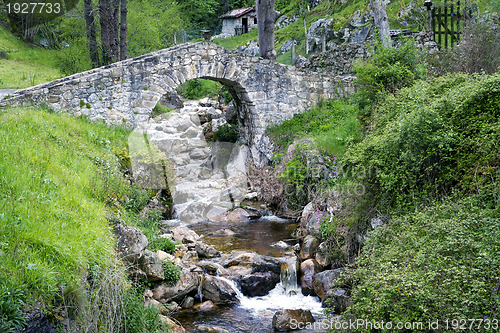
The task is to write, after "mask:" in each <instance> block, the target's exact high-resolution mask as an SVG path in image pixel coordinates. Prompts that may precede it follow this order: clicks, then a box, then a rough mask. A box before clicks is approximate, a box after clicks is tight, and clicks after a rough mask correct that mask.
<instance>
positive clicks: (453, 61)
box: [429, 20, 500, 74]
mask: <svg viewBox="0 0 500 333" xmlns="http://www.w3.org/2000/svg"><path fill="white" fill-rule="evenodd" d="M498 30H499V27H498V26H496V27H495V25H494V24H493V23H492V22H490V21H487V20H480V21H477V22H474V21H469V23H468V24H467V25H466V27H465V29H464V33H463V38H462V40H461V41H460V42H459V44H458V45H456V46H455V47H453V48H450V49H445V50H442V51H440V52H438V53H437V54H435V55H432V54H431V55H430V56H429V62H430V64H431V65H432V67H431V68H433V71H434V73H435V74H445V73H457V72H462V73H470V74H472V73H481V72H484V73H486V74H494V73H496V72H497V71H498V70H499V69H500V33H499V31H498Z"/></svg>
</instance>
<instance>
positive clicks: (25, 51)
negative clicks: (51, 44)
mask: <svg viewBox="0 0 500 333" xmlns="http://www.w3.org/2000/svg"><path fill="white" fill-rule="evenodd" d="M0 50H1V51H8V52H9V53H8V54H7V58H6V59H0V88H26V87H30V86H32V85H35V84H40V83H43V82H47V81H52V80H55V79H57V78H60V77H63V76H64V75H63V74H62V73H61V71H60V70H59V68H58V64H57V58H56V54H57V52H58V51H57V50H46V49H43V48H39V47H31V46H29V45H27V44H25V43H24V42H22V41H20V40H19V39H17V38H16V37H14V36H13V35H12V34H11V33H10V32H8V31H7V30H6V29H5V28H4V27H3V26H1V25H0Z"/></svg>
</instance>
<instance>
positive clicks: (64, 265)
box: [0, 109, 128, 300]
mask: <svg viewBox="0 0 500 333" xmlns="http://www.w3.org/2000/svg"><path fill="white" fill-rule="evenodd" d="M127 135H128V131H127V130H124V129H121V128H108V127H106V126H105V125H103V124H92V123H89V122H86V121H84V120H79V119H74V118H71V117H69V116H65V115H59V114H52V113H48V112H47V111H40V110H32V109H8V110H2V111H0V207H3V208H2V211H1V213H0V280H1V281H3V282H7V283H8V284H11V285H15V286H21V287H22V288H24V289H25V290H26V291H28V292H29V293H30V294H31V295H32V296H33V297H36V298H41V299H42V300H48V299H51V297H53V296H54V294H55V293H56V289H57V286H59V285H66V284H70V283H73V282H75V281H78V279H79V276H81V275H82V274H85V271H86V270H87V269H88V267H89V266H91V265H94V264H102V263H103V262H105V261H106V260H107V259H108V258H110V257H111V256H112V254H113V248H114V246H113V242H112V235H111V232H110V229H109V225H108V222H107V220H106V213H107V210H108V204H109V203H110V202H115V201H116V200H118V199H119V197H120V195H123V193H124V191H125V189H126V184H125V181H124V180H123V177H122V176H121V174H120V173H119V171H118V170H117V168H116V157H115V155H114V154H112V153H111V151H110V148H113V147H116V148H117V149H120V150H121V149H122V147H125V146H126V138H127Z"/></svg>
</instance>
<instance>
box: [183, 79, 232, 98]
mask: <svg viewBox="0 0 500 333" xmlns="http://www.w3.org/2000/svg"><path fill="white" fill-rule="evenodd" d="M221 88H222V85H221V84H220V83H218V82H215V81H212V80H204V79H193V80H189V81H187V82H184V83H183V84H181V85H180V86H179V87H177V89H176V90H177V93H178V94H179V95H181V96H182V97H184V98H187V99H193V100H196V99H202V98H204V97H207V96H208V97H213V96H216V95H217V94H218V93H219V90H221Z"/></svg>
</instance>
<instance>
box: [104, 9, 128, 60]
mask: <svg viewBox="0 0 500 333" xmlns="http://www.w3.org/2000/svg"><path fill="white" fill-rule="evenodd" d="M120 5H121V7H122V10H121V15H122V17H121V18H120ZM126 16H127V5H126V0H99V19H100V20H99V21H100V23H101V47H102V50H103V58H104V62H105V63H110V62H116V61H118V60H119V59H120V58H122V56H125V57H126V52H127V51H126V44H127V42H126V33H127V29H126V26H127V18H126ZM119 32H120V33H121V35H120V36H119ZM122 45H124V49H122V50H120V46H122Z"/></svg>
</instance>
